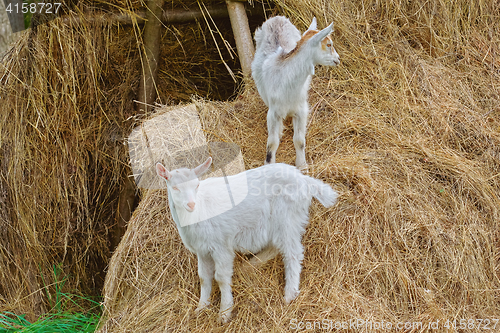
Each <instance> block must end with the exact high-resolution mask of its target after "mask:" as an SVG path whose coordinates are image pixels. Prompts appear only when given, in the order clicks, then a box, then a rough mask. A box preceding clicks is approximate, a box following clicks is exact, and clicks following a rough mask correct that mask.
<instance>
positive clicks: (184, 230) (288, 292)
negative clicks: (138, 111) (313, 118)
mask: <svg viewBox="0 0 500 333" xmlns="http://www.w3.org/2000/svg"><path fill="white" fill-rule="evenodd" d="M211 163H212V159H211V158H210V157H209V158H208V160H207V161H206V162H204V163H203V164H201V165H199V166H198V167H196V168H194V169H177V170H174V171H168V170H167V169H166V168H165V167H164V166H163V165H162V164H160V163H158V164H156V172H157V173H158V175H159V176H160V177H162V178H164V179H165V180H166V183H167V189H168V203H169V206H170V211H171V213H172V217H173V219H174V221H175V224H176V225H177V229H178V230H179V235H180V236H181V239H182V242H183V243H184V245H185V246H186V247H187V248H188V249H189V250H190V251H191V252H194V253H196V255H197V257H198V275H199V277H200V283H201V296H200V301H199V305H198V308H197V309H196V312H199V311H200V310H202V309H203V308H205V307H206V306H207V305H209V304H210V302H209V298H210V293H211V290H212V278H214V277H215V280H216V281H217V282H218V284H219V288H220V291H221V305H220V320H221V321H222V322H227V321H228V320H229V318H230V316H231V310H232V307H233V296H232V292H231V279H232V275H233V260H234V257H235V251H237V252H248V251H250V252H252V253H257V252H259V251H262V252H261V253H262V254H263V255H265V256H266V257H267V258H266V259H270V258H272V257H273V256H274V255H276V254H277V253H281V254H282V256H283V261H284V264H285V280H286V284H285V302H286V303H290V302H291V301H292V300H294V299H295V298H296V297H297V295H298V294H299V282H300V271H301V262H302V259H303V251H304V250H303V246H302V243H301V237H302V234H303V233H304V229H305V226H306V225H307V223H308V219H309V206H310V205H311V199H312V197H315V198H316V199H318V200H319V202H320V203H321V204H323V205H324V206H326V207H330V206H332V205H333V204H334V203H335V201H336V199H337V192H335V191H334V190H333V189H332V188H331V187H330V186H329V185H327V184H325V183H323V182H322V181H320V180H317V179H314V178H311V177H309V176H305V175H303V174H302V173H300V171H299V170H297V169H296V168H295V167H292V166H290V165H286V164H279V163H278V164H271V165H265V166H262V167H260V168H257V169H252V170H248V171H245V172H242V173H239V174H237V175H233V176H228V177H219V178H208V179H205V180H203V181H200V180H199V179H198V177H200V176H201V175H202V174H203V173H205V172H206V171H207V170H208V168H209V167H210V165H211ZM261 257H262V256H261Z"/></svg>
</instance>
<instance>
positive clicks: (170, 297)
mask: <svg viewBox="0 0 500 333" xmlns="http://www.w3.org/2000/svg"><path fill="white" fill-rule="evenodd" d="M278 5H279V6H280V8H281V13H284V14H286V15H287V16H289V17H291V19H292V21H293V22H295V23H297V24H298V25H299V27H300V28H301V29H302V30H303V29H304V28H305V27H306V26H307V24H308V23H309V22H310V19H311V17H312V16H313V15H315V16H316V17H318V19H319V25H320V27H322V26H325V24H326V23H327V22H330V21H331V20H333V21H334V22H335V32H334V38H333V39H334V44H335V46H336V48H337V51H338V53H339V54H340V57H341V65H340V66H339V67H337V68H333V69H321V70H319V71H317V75H316V76H315V78H314V79H313V82H312V88H311V96H310V105H311V114H310V117H309V125H308V135H307V153H308V161H309V162H310V163H311V164H310V169H309V173H310V174H311V175H313V176H315V177H318V178H321V179H323V180H324V181H326V182H328V183H330V184H331V185H332V186H333V187H335V188H336V189H337V190H338V191H339V192H340V193H341V197H340V199H339V202H338V204H337V205H336V206H335V207H333V208H331V209H328V210H326V209H325V208H323V207H322V206H320V205H319V204H318V203H317V202H315V203H314V204H313V206H312V208H311V216H310V224H309V226H308V229H307V232H306V234H305V235H304V238H303V243H304V245H305V259H304V263H303V267H304V269H303V272H302V275H301V278H302V279H301V294H300V295H299V297H298V298H297V299H296V300H295V301H294V302H292V304H291V305H289V306H285V305H284V302H283V286H284V279H283V265H282V262H281V260H280V259H279V258H278V259H274V260H271V261H270V262H269V263H267V264H266V265H265V266H263V267H261V268H259V269H248V268H247V267H246V266H245V260H246V258H243V257H237V259H236V263H235V273H234V278H233V294H234V296H235V309H234V311H233V320H232V321H231V322H230V323H228V324H227V325H220V324H218V323H217V311H218V307H219V300H220V294H219V292H218V288H214V289H215V291H214V292H213V293H212V301H213V304H212V306H211V308H210V309H209V310H208V311H205V312H204V313H202V314H201V315H200V316H196V315H194V309H195V307H196V305H197V301H198V297H199V281H198V277H197V265H196V257H195V255H193V254H191V253H189V252H188V250H186V248H185V247H184V246H183V245H182V242H181V240H180V238H179V236H178V233H177V230H176V228H175V226H174V223H173V221H172V220H171V218H170V213H169V211H168V208H167V206H166V193H165V192H164V191H149V192H146V193H144V196H143V199H142V201H141V203H140V204H139V207H138V208H137V210H136V211H135V213H134V216H133V218H132V220H131V221H130V223H129V225H128V230H127V232H126V234H125V236H124V238H123V240H122V242H121V244H120V245H119V247H118V249H117V251H116V253H115V255H114V257H113V258H112V260H111V262H110V266H109V271H108V275H107V279H106V283H105V289H104V298H105V299H104V310H105V314H104V317H103V321H102V322H103V325H104V326H103V327H102V328H101V331H100V332H163V331H165V332H212V331H217V332H226V331H227V332H257V331H261V332H268V331H271V332H280V331H283V332H285V331H290V330H293V329H294V328H295V327H297V326H296V325H294V323H295V324H296V323H297V322H301V321H302V322H303V324H304V325H306V324H307V323H308V325H316V326H315V327H316V329H315V331H320V329H319V328H318V325H319V324H321V325H324V323H323V322H322V320H323V319H325V320H327V321H328V320H331V321H332V323H333V325H334V324H335V323H337V324H338V325H340V324H341V322H346V323H347V324H348V325H349V324H350V322H349V321H350V320H357V319H360V320H365V321H370V322H371V323H372V324H373V325H377V323H378V324H380V323H382V322H385V323H386V325H387V323H390V324H391V325H393V328H394V329H393V330H392V331H396V329H395V326H396V325H397V323H398V322H410V323H412V322H414V323H415V324H414V325H413V326H412V327H408V326H406V329H405V328H403V329H400V330H399V331H406V332H421V331H429V326H428V325H429V323H436V321H438V320H439V323H440V324H439V325H440V326H439V327H440V329H439V330H437V331H446V330H447V329H445V328H444V326H443V325H444V323H445V322H446V320H457V322H456V323H457V325H460V319H466V320H469V319H473V320H475V319H478V320H480V319H490V320H492V319H494V318H499V317H500V310H499V309H500V304H499V296H500V295H499V290H500V280H499V268H498V265H499V259H500V257H499V255H500V251H499V249H500V248H499V246H500V243H499V241H500V238H499V236H500V235H499V228H498V222H497V221H498V220H499V217H500V216H499V215H500V211H499V207H500V195H499V194H500V177H498V175H499V172H500V127H499V126H500V122H499V116H500V98H499V91H500V58H499V54H500V53H499V52H500V39H499V36H500V25H499V24H500V19H499V18H500V8H499V5H498V2H495V1H488V2H485V1H472V2H470V1H454V2H440V1H412V2H406V1H395V2H394V1H363V2H357V1H308V2H303V1H298V0H297V1H286V2H278ZM196 103H197V106H198V109H199V112H200V117H201V119H202V124H203V126H204V130H205V132H206V133H208V137H209V141H221V140H223V141H228V142H233V143H236V144H237V145H239V146H240V147H241V149H242V152H243V157H244V160H245V164H246V167H247V169H249V168H253V167H257V166H260V165H262V162H263V161H264V158H265V142H266V138H267V136H266V130H265V121H266V120H265V119H266V107H265V106H264V104H263V103H262V101H261V100H260V98H259V96H258V94H257V93H256V90H255V88H254V87H253V86H252V84H251V83H250V84H249V85H248V87H247V90H246V91H245V92H244V93H242V95H241V96H240V97H239V98H237V99H236V100H235V101H233V102H231V103H215V102H207V101H197V102H196ZM292 133H293V131H292V129H291V126H290V123H288V127H287V129H286V130H285V133H284V136H283V139H282V144H281V146H280V148H279V150H278V154H277V159H278V161H279V162H285V163H290V164H292V163H293V161H294V158H295V152H294V149H293V143H292V139H291V137H292ZM315 321H316V324H315V323H314V322H315ZM329 323H330V322H327V324H328V325H329ZM419 323H421V325H422V326H420V324H419ZM478 323H480V322H479V321H477V322H476V327H477V325H478ZM306 327H307V326H306ZM322 327H324V326H322ZM384 327H387V326H384ZM489 327H490V328H492V327H493V324H490V326H489ZM330 328H331V326H330ZM348 331H353V332H371V331H377V330H376V329H373V326H372V327H370V326H369V325H361V326H360V327H358V328H357V329H348ZM385 331H387V330H385ZM434 331H436V330H434ZM450 331H454V330H453V329H450Z"/></svg>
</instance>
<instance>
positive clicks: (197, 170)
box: [194, 157, 212, 177]
mask: <svg viewBox="0 0 500 333" xmlns="http://www.w3.org/2000/svg"><path fill="white" fill-rule="evenodd" d="M211 164H212V158H211V157H209V158H208V159H207V160H206V161H205V162H203V164H201V165H199V166H197V167H196V168H194V173H195V174H196V176H198V177H200V176H201V175H203V174H204V173H205V172H207V170H208V168H210V165H211Z"/></svg>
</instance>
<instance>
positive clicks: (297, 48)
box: [283, 30, 319, 59]
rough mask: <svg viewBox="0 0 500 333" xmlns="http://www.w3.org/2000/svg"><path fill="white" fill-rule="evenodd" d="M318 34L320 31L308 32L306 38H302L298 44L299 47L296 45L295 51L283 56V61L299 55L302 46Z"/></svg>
mask: <svg viewBox="0 0 500 333" xmlns="http://www.w3.org/2000/svg"><path fill="white" fill-rule="evenodd" d="M318 32H319V31H318V30H308V31H306V33H305V34H304V36H302V38H301V39H300V40H299V41H298V42H297V45H295V48H294V49H293V50H291V51H290V52H288V53H287V54H285V55H284V56H283V59H286V58H290V57H292V56H293V55H294V54H295V53H297V51H298V50H299V49H300V48H301V47H302V45H304V43H305V42H307V41H308V40H309V39H311V38H312V36H314V35H316V34H317V33H318Z"/></svg>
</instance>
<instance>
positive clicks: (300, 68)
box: [252, 16, 339, 167]
mask: <svg viewBox="0 0 500 333" xmlns="http://www.w3.org/2000/svg"><path fill="white" fill-rule="evenodd" d="M332 27H333V23H332V24H330V25H329V26H328V27H327V28H325V29H323V30H321V31H319V32H317V31H316V18H313V20H312V23H311V25H310V26H309V29H308V30H307V31H306V32H305V33H304V35H303V36H306V34H307V33H308V32H309V31H314V32H315V35H314V36H313V37H312V38H310V39H308V40H307V41H305V42H304V43H302V44H301V47H299V48H298V49H296V50H294V48H295V47H296V45H297V43H298V42H299V41H300V39H301V38H302V36H301V34H300V32H299V30H298V29H297V28H296V27H295V26H294V25H293V24H292V23H291V22H290V21H289V20H288V19H287V18H285V17H283V16H275V17H272V18H270V19H268V20H267V21H266V22H264V24H263V25H262V27H260V28H258V29H257V30H256V31H255V41H256V44H257V45H256V51H255V57H254V60H253V62H252V77H253V78H254V80H255V84H256V86H257V90H258V91H259V94H260V96H261V97H262V99H263V100H264V103H266V105H267V106H268V107H269V111H268V113H267V130H268V139H267V156H266V162H265V163H266V164H267V163H274V162H275V161H276V150H277V149H278V146H279V141H280V138H281V135H282V131H283V119H284V118H286V117H287V116H292V117H293V128H294V135H293V143H294V146H295V152H296V160H295V165H296V166H298V167H303V166H305V165H306V157H305V134H306V123H307V115H308V113H309V106H308V104H307V91H308V89H309V84H310V82H311V76H312V75H313V74H314V66H315V65H325V66H335V65H337V64H338V63H339V55H338V54H337V52H336V51H335V48H334V47H333V45H332V41H331V39H330V37H329V36H328V35H329V34H330V33H331V31H332ZM309 36H310V34H309V35H308V37H309ZM322 42H324V46H326V47H325V48H323V47H322Z"/></svg>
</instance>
